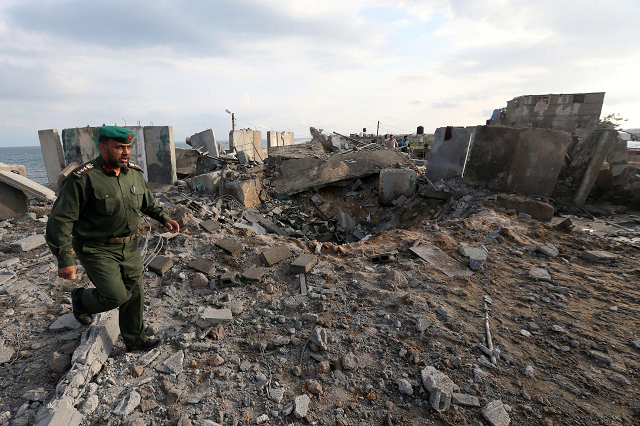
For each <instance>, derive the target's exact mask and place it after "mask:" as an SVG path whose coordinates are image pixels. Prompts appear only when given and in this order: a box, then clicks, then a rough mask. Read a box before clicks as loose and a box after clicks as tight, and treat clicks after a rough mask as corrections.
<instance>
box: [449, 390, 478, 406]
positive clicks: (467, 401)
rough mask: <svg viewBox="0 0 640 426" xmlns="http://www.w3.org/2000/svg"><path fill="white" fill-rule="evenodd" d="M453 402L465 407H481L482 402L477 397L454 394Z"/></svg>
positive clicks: (452, 396) (452, 395)
mask: <svg viewBox="0 0 640 426" xmlns="http://www.w3.org/2000/svg"><path fill="white" fill-rule="evenodd" d="M451 402H453V403H454V404H456V405H461V406H463V407H480V401H479V400H478V397H477V396H473V395H468V394H465V393H457V392H454V393H452V394H451Z"/></svg>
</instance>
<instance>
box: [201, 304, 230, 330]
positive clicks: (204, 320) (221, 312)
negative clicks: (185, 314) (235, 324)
mask: <svg viewBox="0 0 640 426" xmlns="http://www.w3.org/2000/svg"><path fill="white" fill-rule="evenodd" d="M231 321H233V313H232V312H231V309H228V308H225V309H213V308H211V307H206V308H204V309H201V310H200V311H199V312H198V313H197V314H196V318H195V321H194V322H195V324H196V325H197V326H198V327H200V328H207V327H213V326H215V325H218V324H223V325H224V324H229V323H230V322H231Z"/></svg>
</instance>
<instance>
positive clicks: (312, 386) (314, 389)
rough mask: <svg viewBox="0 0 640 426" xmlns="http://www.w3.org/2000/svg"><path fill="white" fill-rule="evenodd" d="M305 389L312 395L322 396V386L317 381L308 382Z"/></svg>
mask: <svg viewBox="0 0 640 426" xmlns="http://www.w3.org/2000/svg"><path fill="white" fill-rule="evenodd" d="M306 388H307V390H308V391H309V392H311V393H312V394H314V395H320V394H322V385H321V384H320V383H319V382H318V381H317V380H313V379H312V380H308V381H307V383H306Z"/></svg>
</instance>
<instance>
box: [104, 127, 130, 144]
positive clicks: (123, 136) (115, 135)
mask: <svg viewBox="0 0 640 426" xmlns="http://www.w3.org/2000/svg"><path fill="white" fill-rule="evenodd" d="M98 135H99V136H102V137H105V138H109V139H113V140H114V141H117V142H120V143H126V144H130V143H131V140H132V139H133V138H134V137H135V135H134V134H133V132H132V131H131V130H129V129H125V128H124V127H118V126H102V127H98Z"/></svg>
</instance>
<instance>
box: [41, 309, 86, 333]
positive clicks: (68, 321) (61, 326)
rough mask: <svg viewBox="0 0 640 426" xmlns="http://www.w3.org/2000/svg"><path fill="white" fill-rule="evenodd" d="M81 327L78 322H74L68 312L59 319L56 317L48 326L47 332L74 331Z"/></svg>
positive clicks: (73, 318) (71, 314)
mask: <svg viewBox="0 0 640 426" xmlns="http://www.w3.org/2000/svg"><path fill="white" fill-rule="evenodd" d="M80 327H82V324H80V323H79V322H78V321H76V319H75V317H74V316H73V313H71V312H69V313H68V314H64V315H62V316H61V317H58V318H57V319H56V320H55V321H54V322H53V324H51V325H50V326H49V330H51V331H67V330H76V329H78V328H80Z"/></svg>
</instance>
